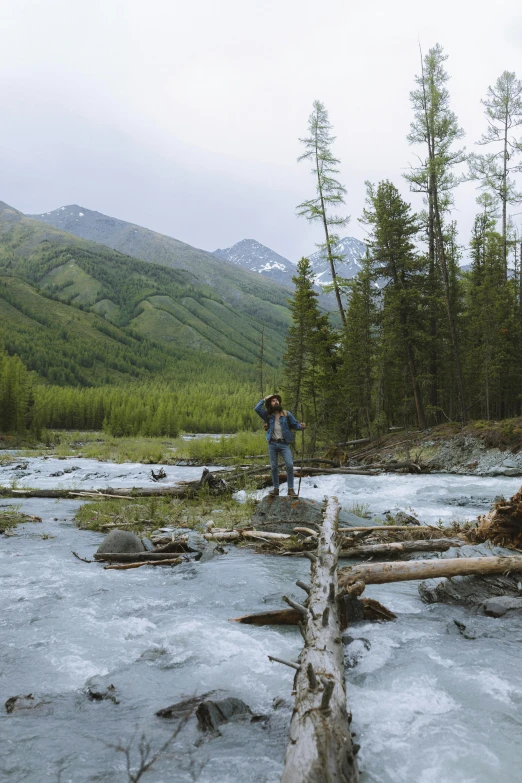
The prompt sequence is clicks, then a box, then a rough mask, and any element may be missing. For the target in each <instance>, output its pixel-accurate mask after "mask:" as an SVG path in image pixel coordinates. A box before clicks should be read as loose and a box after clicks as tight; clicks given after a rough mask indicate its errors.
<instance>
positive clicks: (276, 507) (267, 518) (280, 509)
mask: <svg viewBox="0 0 522 783" xmlns="http://www.w3.org/2000/svg"><path fill="white" fill-rule="evenodd" d="M324 508H325V504H324V502H323V503H319V502H318V501H317V500H310V499H308V498H302V497H298V498H293V497H288V496H286V495H284V496H282V497H275V498H273V497H269V496H266V497H264V498H263V499H262V500H261V502H260V503H258V505H257V507H256V510H255V512H254V514H253V515H252V525H253V526H254V527H255V528H256V530H270V531H272V532H274V533H292V532H293V529H294V527H309V528H311V529H312V530H317V531H318V530H319V529H320V527H321V524H322V521H323V511H324ZM371 524H372V523H371V520H368V519H361V518H360V517H356V516H355V514H351V513H350V512H349V511H344V510H343V509H341V512H340V514H339V525H340V526H341V527H357V526H365V527H366V526H368V525H371Z"/></svg>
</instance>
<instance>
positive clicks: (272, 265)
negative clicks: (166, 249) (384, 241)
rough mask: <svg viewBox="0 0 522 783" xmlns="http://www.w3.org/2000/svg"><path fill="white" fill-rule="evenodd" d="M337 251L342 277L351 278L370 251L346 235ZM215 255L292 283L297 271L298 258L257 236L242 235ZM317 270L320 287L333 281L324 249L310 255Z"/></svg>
mask: <svg viewBox="0 0 522 783" xmlns="http://www.w3.org/2000/svg"><path fill="white" fill-rule="evenodd" d="M335 254H336V255H340V256H343V260H342V261H339V260H338V261H336V263H335V270H336V272H337V274H338V275H339V277H344V278H347V279H350V278H352V277H355V275H356V274H357V273H358V272H359V270H360V269H361V263H360V260H361V258H362V257H363V256H364V255H365V254H366V245H365V244H364V242H361V241H360V240H359V239H355V237H344V239H341V240H340V241H339V243H338V245H337V246H336V248H335ZM213 255H215V256H217V258H222V259H224V260H225V261H229V262H230V263H232V264H237V265H238V266H241V267H243V269H249V270H250V271H251V272H258V273H259V274H263V275H265V276H266V277H269V278H271V279H272V280H276V281H277V282H278V283H282V284H283V285H288V286H292V285H293V284H292V277H293V276H294V275H295V274H296V262H295V261H289V260H288V259H287V258H283V256H280V255H279V253H276V252H275V251H274V250H271V249H270V248H269V247H266V246H265V245H262V244H261V243H260V242H257V241H256V240H255V239H242V240H241V242H236V244H235V245H232V247H227V248H225V249H219V250H215V251H214V253H213ZM308 258H309V259H310V262H311V264H312V267H313V271H314V282H315V284H316V286H317V289H318V291H321V290H322V288H323V287H324V286H325V285H328V283H331V282H332V276H331V272H330V264H329V262H328V259H327V258H326V256H325V255H324V253H323V251H321V250H319V251H317V252H315V253H312V254H311V255H309V256H308Z"/></svg>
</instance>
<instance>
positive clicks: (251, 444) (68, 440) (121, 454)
mask: <svg viewBox="0 0 522 783" xmlns="http://www.w3.org/2000/svg"><path fill="white" fill-rule="evenodd" d="M49 453H51V454H52V455H53V456H56V457H71V456H75V457H85V458H88V459H97V460H101V461H104V462H141V463H142V464H144V465H158V464H164V465H172V464H174V463H176V462H177V461H178V460H196V461H197V462H198V463H200V464H201V465H206V464H208V465H211V464H214V465H217V464H219V463H220V461H221V460H226V462H227V464H234V463H240V462H242V461H243V460H244V459H245V458H246V457H248V456H252V455H257V454H263V459H268V457H267V456H265V453H266V442H265V439H264V432H238V433H237V434H236V435H232V436H231V437H220V438H210V437H208V438H197V439H194V440H184V439H183V438H182V437H179V438H145V437H139V436H137V437H125V438H116V437H114V436H112V435H109V434H108V433H105V432H63V431H62V432H51V433H48V434H47V438H46V443H45V445H42V446H40V447H38V448H36V449H25V450H24V452H23V456H25V457H40V456H45V455H48V454H49Z"/></svg>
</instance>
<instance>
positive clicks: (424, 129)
mask: <svg viewBox="0 0 522 783" xmlns="http://www.w3.org/2000/svg"><path fill="white" fill-rule="evenodd" d="M446 60H447V55H445V54H444V52H443V49H442V47H441V46H440V45H439V44H436V46H434V47H433V48H432V49H430V50H429V52H428V54H427V55H426V56H425V57H423V56H422V52H421V73H420V75H419V76H416V77H415V81H416V83H417V87H416V89H414V90H413V91H412V92H411V93H410V100H411V103H412V106H413V111H414V119H413V122H412V123H411V129H410V133H409V134H408V141H409V142H410V143H411V144H417V145H423V146H424V147H425V149H426V155H425V157H424V159H422V160H421V162H420V164H419V165H417V166H414V167H412V168H411V170H410V172H409V173H408V174H406V175H405V176H406V179H407V180H408V181H409V183H410V187H411V189H412V190H413V191H416V192H422V193H425V194H426V196H427V202H428V247H429V258H430V274H431V275H434V274H435V264H436V263H438V265H439V269H440V274H441V277H442V282H443V289H444V300H445V305H446V313H447V318H448V326H449V333H450V339H451V344H452V349H453V357H454V363H455V375H456V384H457V390H458V397H459V413H460V420H461V423H462V424H464V423H465V421H466V406H465V399H464V385H463V380H462V366H461V359H460V349H459V340H458V334H457V327H456V317H455V313H454V311H453V309H452V306H451V299H452V295H451V289H450V274H449V264H448V253H447V248H446V243H445V239H444V213H445V212H446V211H447V210H448V209H449V207H450V206H451V204H452V191H453V189H454V188H455V187H456V186H457V185H458V184H459V182H460V181H461V177H459V176H457V175H456V174H455V172H454V170H453V169H454V166H456V165H458V164H460V163H463V162H464V160H465V154H464V150H463V149H455V148H454V145H455V142H456V141H458V140H459V139H460V138H462V136H463V135H464V131H463V130H462V128H460V127H459V124H458V120H457V117H456V115H455V113H454V112H453V111H452V110H451V109H450V103H449V91H448V89H447V87H446V83H447V81H448V79H449V76H448V74H447V72H446V70H445V68H444V63H445V61H446Z"/></svg>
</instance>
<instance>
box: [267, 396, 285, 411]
mask: <svg viewBox="0 0 522 783" xmlns="http://www.w3.org/2000/svg"><path fill="white" fill-rule="evenodd" d="M274 397H275V398H276V400H277V401H278V402H279V405H281V403H282V400H281V395H280V394H267V396H266V397H265V408H266V409H267V410H270V409H269V405H268V404H269V402H270V400H273V399H274Z"/></svg>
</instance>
